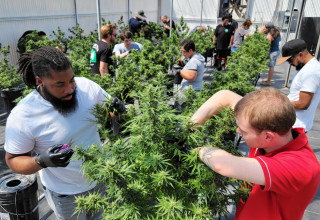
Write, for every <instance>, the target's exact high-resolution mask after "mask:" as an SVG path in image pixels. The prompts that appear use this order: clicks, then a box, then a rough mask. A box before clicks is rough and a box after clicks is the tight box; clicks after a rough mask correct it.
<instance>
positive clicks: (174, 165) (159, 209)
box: [76, 85, 235, 219]
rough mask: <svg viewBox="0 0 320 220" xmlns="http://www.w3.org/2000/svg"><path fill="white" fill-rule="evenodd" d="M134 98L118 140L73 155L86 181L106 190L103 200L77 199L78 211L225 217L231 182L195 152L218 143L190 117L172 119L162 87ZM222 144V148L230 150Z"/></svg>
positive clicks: (140, 216) (119, 216) (135, 215)
mask: <svg viewBox="0 0 320 220" xmlns="http://www.w3.org/2000/svg"><path fill="white" fill-rule="evenodd" d="M138 97H139V100H138V101H139V107H138V109H134V108H131V109H130V110H129V114H131V119H130V120H129V121H128V122H127V123H125V124H124V126H125V129H124V131H123V133H122V135H119V136H118V137H110V136H109V137H110V139H108V140H109V141H108V142H107V143H106V144H105V145H104V146H103V148H102V149H99V148H97V147H96V146H92V147H91V148H89V149H88V150H83V149H81V148H78V149H77V150H76V151H77V156H78V158H80V159H83V160H84V163H83V169H84V170H85V172H86V174H87V175H88V178H89V180H90V181H95V180H97V181H98V182H99V183H104V184H106V186H107V188H108V190H107V192H106V196H105V197H102V196H101V195H99V194H92V195H90V196H89V197H87V198H85V197H79V198H77V203H78V207H77V211H80V210H82V209H83V208H86V209H87V210H92V211H96V210H98V209H99V208H103V210H104V215H105V217H106V219H212V218H213V216H215V215H218V216H222V215H225V214H226V213H227V210H226V207H227V205H228V204H229V202H230V199H231V198H232V195H233V194H234V192H233V190H235V187H234V184H233V181H232V180H231V179H229V178H225V177H222V176H220V175H219V174H217V173H214V172H212V171H211V170H210V169H209V168H208V167H207V166H206V165H204V164H203V163H202V162H201V161H200V160H199V159H198V150H197V146H204V145H215V146H222V144H220V143H221V140H220V139H219V138H215V137H214V136H210V135H208V134H207V133H206V132H204V127H201V128H198V129H196V128H195V127H194V125H193V124H192V123H191V122H190V121H189V119H190V115H189V116H182V115H177V114H176V112H175V111H174V110H173V109H172V108H171V107H170V106H169V105H168V104H167V97H166V95H165V90H164V89H163V88H160V87H154V86H152V85H150V86H148V87H147V88H146V89H145V91H143V92H140V93H139V94H138ZM226 114H227V113H226ZM229 114H230V111H229ZM102 117H103V116H102ZM222 117H223V116H222ZM100 118H101V117H100ZM212 120H213V121H214V120H215V119H212ZM226 121H227V123H230V122H232V120H231V121H229V120H227V119H226ZM211 123H213V122H211ZM214 123H215V125H218V124H219V123H222V122H214ZM219 134H220V133H219ZM219 134H217V135H219ZM226 145H227V142H224V144H223V146H224V149H226V150H230V149H231V148H227V147H226ZM232 151H235V149H232ZM92 201H95V202H94V203H92Z"/></svg>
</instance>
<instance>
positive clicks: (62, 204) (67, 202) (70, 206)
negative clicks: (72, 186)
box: [44, 184, 106, 220]
mask: <svg viewBox="0 0 320 220" xmlns="http://www.w3.org/2000/svg"><path fill="white" fill-rule="evenodd" d="M105 190H106V188H105V186H104V185H102V184H100V185H97V186H95V187H94V188H93V189H91V190H89V191H86V192H83V193H79V194H75V195H61V194H59V193H55V192H53V191H51V190H49V189H45V190H44V192H45V197H46V199H47V202H48V204H49V206H50V208H51V209H52V210H53V212H54V214H55V215H56V217H57V219H58V220H100V219H102V214H103V210H101V211H100V212H96V213H91V212H86V210H83V211H82V212H81V213H80V214H79V215H78V214H75V215H73V213H74V210H75V207H76V206H77V203H75V197H77V196H82V195H85V196H86V195H89V193H92V192H96V191H98V192H101V193H102V195H105Z"/></svg>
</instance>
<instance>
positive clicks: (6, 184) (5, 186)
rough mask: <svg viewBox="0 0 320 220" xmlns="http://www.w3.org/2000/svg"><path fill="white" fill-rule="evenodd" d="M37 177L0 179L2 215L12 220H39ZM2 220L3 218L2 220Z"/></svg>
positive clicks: (20, 176)
mask: <svg viewBox="0 0 320 220" xmlns="http://www.w3.org/2000/svg"><path fill="white" fill-rule="evenodd" d="M37 190H38V183H37V176H36V175H35V174H32V175H21V174H15V173H13V174H9V175H7V176H4V177H2V178H1V179H0V214H1V215H2V217H4V219H10V220H22V219H23V220H37V219H39V211H38V196H37ZM1 219H2V218H1Z"/></svg>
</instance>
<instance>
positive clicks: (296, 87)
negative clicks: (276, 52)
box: [278, 39, 320, 132]
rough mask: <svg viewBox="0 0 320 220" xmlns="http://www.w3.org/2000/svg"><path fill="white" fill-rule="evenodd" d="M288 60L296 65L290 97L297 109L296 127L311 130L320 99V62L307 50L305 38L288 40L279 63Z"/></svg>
mask: <svg viewBox="0 0 320 220" xmlns="http://www.w3.org/2000/svg"><path fill="white" fill-rule="evenodd" d="M285 61H287V62H288V63H289V64H290V65H292V66H295V67H296V70H297V71H296V72H295V74H294V76H293V78H292V81H291V86H290V92H289V95H288V98H289V99H290V101H291V102H292V104H293V106H294V108H295V109H296V115H297V120H296V122H295V124H294V125H293V127H294V128H296V127H302V128H304V129H305V131H306V132H307V131H309V130H310V129H311V128H312V125H313V119H314V116H315V112H316V109H317V106H318V104H319V101H320V63H319V61H318V60H317V59H316V58H315V57H314V56H312V55H311V54H310V53H309V52H308V50H307V44H306V42H305V41H304V40H301V39H295V40H291V41H288V42H287V43H285V44H284V45H283V47H282V57H281V58H280V59H279V60H278V64H281V63H283V62H285Z"/></svg>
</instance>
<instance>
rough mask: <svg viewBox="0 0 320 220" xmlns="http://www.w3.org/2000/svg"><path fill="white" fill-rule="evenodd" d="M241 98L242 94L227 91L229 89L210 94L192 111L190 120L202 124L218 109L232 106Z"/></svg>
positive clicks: (216, 112) (217, 111)
mask: <svg viewBox="0 0 320 220" xmlns="http://www.w3.org/2000/svg"><path fill="white" fill-rule="evenodd" d="M241 98H242V96H240V95H238V94H236V93H234V92H232V91H229V90H221V91H219V92H217V93H215V94H214V95H213V96H211V97H210V98H209V99H208V100H207V101H206V102H205V103H204V104H202V106H201V107H200V108H199V109H198V110H197V111H196V112H195V113H194V115H193V116H192V117H191V121H193V122H194V123H196V124H199V125H202V124H204V123H205V122H206V121H207V120H208V119H209V118H210V117H212V116H213V115H216V114H218V113H219V111H220V110H222V109H224V108H225V107H228V106H231V107H232V108H234V106H235V105H236V104H237V103H238V101H239V100H240V99H241Z"/></svg>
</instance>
